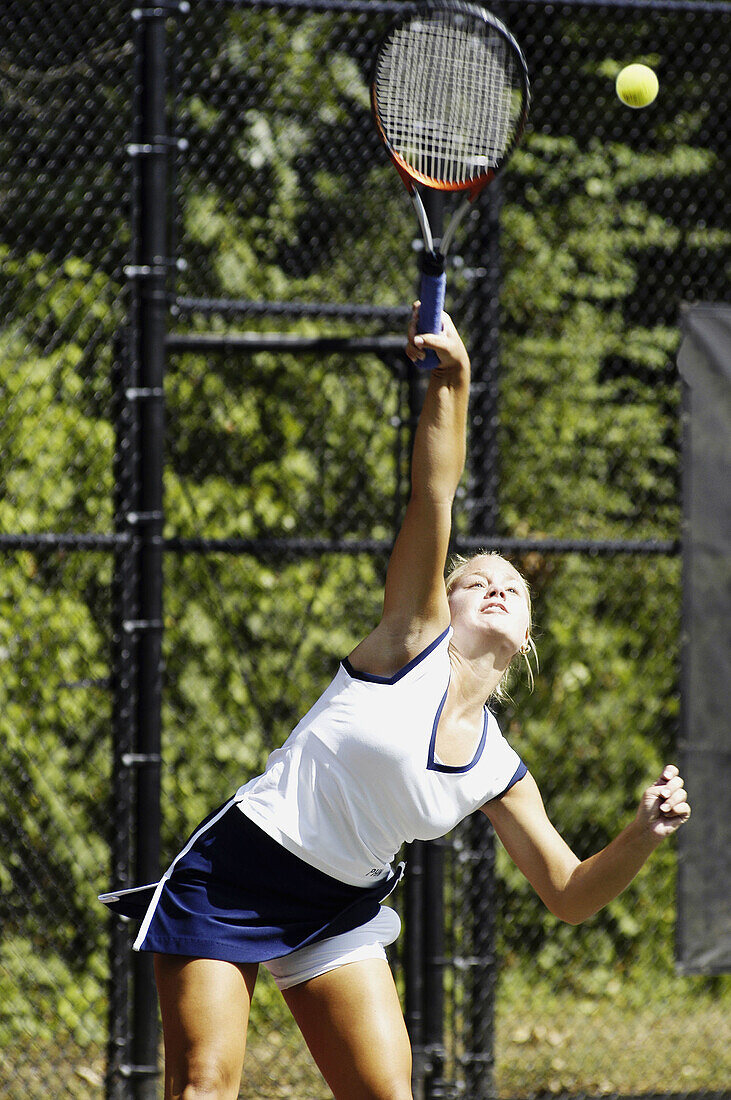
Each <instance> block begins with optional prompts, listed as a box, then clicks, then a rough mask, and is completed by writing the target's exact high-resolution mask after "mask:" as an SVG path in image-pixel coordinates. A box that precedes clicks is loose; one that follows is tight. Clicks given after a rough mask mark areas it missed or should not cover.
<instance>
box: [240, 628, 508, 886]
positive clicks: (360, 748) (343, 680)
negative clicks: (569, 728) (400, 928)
mask: <svg viewBox="0 0 731 1100" xmlns="http://www.w3.org/2000/svg"><path fill="white" fill-rule="evenodd" d="M451 634H452V628H451V627H449V628H448V629H447V630H446V631H445V632H444V633H443V634H442V635H441V636H440V637H439V638H437V639H436V641H434V642H432V644H431V645H430V646H429V647H428V648H427V649H425V650H424V652H423V653H421V654H420V655H419V656H418V657H416V658H414V660H413V661H410V662H409V664H407V665H405V666H404V668H402V669H400V670H399V672H397V673H395V675H393V676H390V677H380V676H370V675H367V674H365V673H361V672H357V671H355V670H354V669H353V668H352V667H351V665H350V663H349V661H347V660H345V661H343V662H342V663H341V665H340V667H339V669H338V671H337V673H336V675H335V677H334V678H333V680H332V682H331V683H330V685H329V686H328V688H327V689H326V690H325V691H324V692H323V694H322V695H321V696H320V698H319V699H318V701H317V702H316V703H315V705H314V706H313V707H312V709H311V710H310V711H309V712H308V713H307V714H306V715H305V716H304V718H303V719H302V721H301V722H300V723H299V724H298V725H297V727H296V728H295V729H294V731H293V732H292V733H291V734H290V736H289V737H288V738H287V740H286V741H285V743H284V745H282V747H281V748H280V749H276V750H275V751H274V752H273V753H272V754H271V756H270V757H269V759H268V761H267V765H266V768H265V770H264V772H263V773H262V775H260V776H257V777H256V778H255V779H252V780H251V781H250V782H249V783H246V784H244V785H243V786H242V787H240V788H239V790H238V791H237V793H236V799H237V801H238V802H239V805H240V808H241V810H242V811H243V812H244V813H245V814H246V816H247V817H248V818H250V819H251V820H252V821H254V822H255V823H256V824H257V825H258V826H259V827H260V828H261V829H263V830H264V831H265V832H266V833H268V834H269V836H271V837H273V838H274V839H275V840H277V841H279V843H280V844H282V845H283V847H285V848H286V849H287V850H288V851H290V852H293V853H294V854H295V855H297V856H299V857H300V858H301V859H303V860H305V862H307V863H309V864H310V865H311V866H313V867H316V868H318V870H320V871H324V872H325V873H326V874H328V875H331V876H332V877H333V878H337V879H339V880H340V881H341V882H346V883H349V884H350V885H353V886H367V885H369V884H370V883H373V882H374V881H378V880H379V879H381V878H386V877H387V876H388V875H389V873H390V872H391V860H392V859H393V858H394V856H395V855H396V853H397V852H398V850H399V849H400V847H401V845H402V844H403V843H404V842H407V841H411V840H414V839H420V840H432V839H434V838H435V837H439V836H444V834H445V833H448V832H449V830H450V829H452V828H453V827H454V826H455V825H456V824H457V823H458V822H459V821H461V820H462V819H463V818H465V817H466V816H467V815H468V814H470V813H472V812H473V811H474V810H476V809H478V808H479V807H480V806H483V805H484V804H485V802H488V801H489V800H490V799H491V798H496V797H497V796H498V795H500V794H503V793H504V792H505V791H506V790H507V789H508V788H509V787H510V786H512V784H513V783H515V782H517V780H518V779H520V778H522V776H523V775H525V773H526V770H527V769H526V767H525V765H524V764H523V763H522V761H521V760H520V757H519V756H518V755H517V753H516V752H515V751H514V749H512V748H511V747H510V746H509V745H508V743H507V741H505V739H504V738H503V736H502V734H501V733H500V729H499V727H498V724H497V721H496V719H495V716H494V715H493V714H492V713H491V712H490V711H489V710H488V709H487V707H485V715H484V725H483V731H482V737H481V739H480V742H479V744H478V746H477V749H476V751H475V754H474V756H473V758H472V760H471V761H469V762H468V763H466V764H465V765H464V766H462V767H450V766H447V765H444V764H442V763H440V761H439V760H438V759H437V757H436V756H435V752H434V745H435V741H436V733H437V726H438V723H439V717H440V715H441V712H442V708H443V706H444V703H445V701H446V697H447V689H448V687H449V680H450V672H451V669H450V661H449V639H450V637H451Z"/></svg>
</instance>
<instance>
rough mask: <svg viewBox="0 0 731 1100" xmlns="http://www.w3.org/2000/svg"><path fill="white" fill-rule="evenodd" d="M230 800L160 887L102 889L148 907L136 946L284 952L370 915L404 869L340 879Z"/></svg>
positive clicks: (244, 956) (208, 954) (131, 907)
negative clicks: (360, 880) (362, 879)
mask: <svg viewBox="0 0 731 1100" xmlns="http://www.w3.org/2000/svg"><path fill="white" fill-rule="evenodd" d="M225 805H227V806H228V808H226V809H225V811H224V812H223V813H221V810H222V809H224V807H221V808H220V809H219V810H216V811H214V812H213V813H212V814H210V815H209V816H208V817H207V818H206V819H205V820H204V821H203V822H202V823H201V825H199V826H198V828H197V829H196V830H195V831H194V833H192V834H191V838H192V837H194V836H195V835H196V833H199V834H200V835H199V836H197V838H196V839H195V841H194V842H193V844H192V845H190V847H188V846H187V845H186V847H185V848H183V854H181V856H180V857H179V858H178V859H177V860H175V861H174V864H173V869H172V873H171V874H170V875H169V877H166V878H165V879H164V881H163V883H162V886H161V887H160V885H159V884H157V883H152V884H151V885H150V886H147V887H140V888H139V889H137V890H133V891H127V892H126V893H125V892H119V893H116V894H108V895H102V900H103V901H104V902H105V904H107V905H108V906H109V908H110V909H112V910H113V911H114V912H117V913H121V914H122V915H124V916H127V917H144V923H143V927H142V930H141V934H140V936H138V941H137V942H136V943H135V948H136V949H137V950H139V951H156V952H160V953H162V954H172V955H188V956H193V957H196V958H204V959H223V960H226V961H228V962H237V963H248V962H265V961H267V960H268V959H275V958H281V957H282V956H283V955H288V954H290V953H291V952H292V951H296V950H297V949H298V948H300V947H304V946H305V945H307V944H310V943H315V942H317V941H318V940H322V939H326V938H328V937H329V936H337V935H340V934H341V933H343V932H349V931H351V930H352V929H353V928H357V927H359V925H361V924H364V923H365V922H366V921H369V920H371V919H372V918H373V917H374V916H375V915H376V914H377V912H378V910H379V906H380V903H381V901H383V899H384V898H385V897H387V896H388V894H390V893H391V891H392V890H393V888H394V887H395V886H396V884H397V882H398V881H399V879H400V878H401V874H402V870H403V868H402V867H399V870H398V872H397V873H396V874H392V875H390V876H389V877H388V878H387V879H385V880H383V881H381V882H378V883H376V884H375V885H374V886H369V887H359V886H350V885H348V884H347V883H343V882H339V881H338V880H337V879H335V878H332V877H331V876H330V875H326V874H325V873H324V872H322V871H319V870H318V869H317V868H315V867H311V866H310V864H308V863H306V862H305V861H304V860H301V859H299V858H298V857H297V856H295V855H293V854H292V853H291V852H288V851H287V849H286V848H283V847H282V845H281V844H279V843H277V841H275V840H273V839H272V838H271V837H270V836H268V834H267V833H265V832H264V831H263V830H262V829H260V828H259V827H258V826H257V825H255V824H254V823H253V821H251V820H249V818H247V817H246V816H245V815H244V814H243V813H242V812H241V810H240V809H239V807H238V805H237V804H236V803H234V802H231V803H229V804H225ZM217 814H218V815H219V816H218V817H217V819H216V815H217ZM208 822H211V824H208ZM189 843H190V842H189ZM186 848H187V851H186ZM153 902H154V908H153V910H152V912H150V908H151V906H152V904H153ZM143 933H144V934H143Z"/></svg>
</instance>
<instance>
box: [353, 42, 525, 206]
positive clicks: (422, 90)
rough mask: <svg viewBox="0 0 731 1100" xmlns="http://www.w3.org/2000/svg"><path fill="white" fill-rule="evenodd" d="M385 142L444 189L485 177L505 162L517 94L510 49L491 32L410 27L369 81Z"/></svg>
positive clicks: (519, 102) (519, 95)
mask: <svg viewBox="0 0 731 1100" xmlns="http://www.w3.org/2000/svg"><path fill="white" fill-rule="evenodd" d="M374 91H375V100H376V106H377V110H378V114H379V118H380V120H381V125H382V127H383V130H384V134H385V136H386V138H387V140H388V142H389V143H390V145H391V146H392V148H393V149H394V151H395V152H396V153H397V154H398V155H399V156H400V157H401V158H402V159H403V160H404V162H405V163H406V164H407V165H408V166H409V167H411V168H413V169H414V170H415V171H417V172H419V173H420V174H422V175H423V176H426V177H428V178H430V179H434V180H438V181H440V182H444V183H451V184H457V183H466V182H468V181H469V180H471V179H474V178H477V177H480V176H484V175H485V174H486V173H487V172H488V171H489V170H490V169H493V168H495V167H496V166H497V165H498V164H499V163H500V161H501V160H502V159H503V158H504V156H505V153H506V151H507V150H508V148H509V146H510V144H511V142H512V140H513V137H514V135H515V133H516V130H517V126H518V119H519V116H520V110H521V107H522V101H523V97H522V90H521V86H520V82H519V73H518V67H517V65H516V63H515V60H514V57H513V51H512V47H511V46H510V44H509V43H508V42H507V41H506V40H505V39H504V38H503V37H502V36H501V35H500V34H498V33H497V32H496V31H495V30H494V29H493V28H491V27H489V26H485V25H484V24H479V25H477V26H476V27H473V28H472V29H468V30H465V29H464V28H463V27H455V26H452V25H450V24H449V23H448V22H441V21H435V20H429V21H427V22H412V23H410V24H408V25H406V26H403V27H400V28H398V29H397V30H396V31H395V32H394V34H393V36H392V38H391V39H390V41H389V42H388V44H387V46H386V47H385V48H384V50H383V51H382V53H381V56H380V58H379V63H378V66H377V70H376V76H375V81H374Z"/></svg>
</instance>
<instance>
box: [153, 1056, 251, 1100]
mask: <svg viewBox="0 0 731 1100" xmlns="http://www.w3.org/2000/svg"><path fill="white" fill-rule="evenodd" d="M166 1078H167V1080H166V1082H165V1084H166V1092H165V1094H166V1098H167V1097H171V1098H173V1097H174V1098H175V1100H178V1097H180V1100H236V1097H237V1096H238V1095H239V1085H240V1083H241V1074H240V1070H239V1067H238V1065H236V1066H233V1065H232V1064H230V1063H227V1061H226V1060H224V1059H218V1058H216V1057H215V1056H208V1057H206V1056H203V1057H201V1056H200V1055H199V1056H197V1057H193V1058H189V1059H186V1063H185V1064H184V1065H181V1066H179V1067H175V1066H167V1067H166Z"/></svg>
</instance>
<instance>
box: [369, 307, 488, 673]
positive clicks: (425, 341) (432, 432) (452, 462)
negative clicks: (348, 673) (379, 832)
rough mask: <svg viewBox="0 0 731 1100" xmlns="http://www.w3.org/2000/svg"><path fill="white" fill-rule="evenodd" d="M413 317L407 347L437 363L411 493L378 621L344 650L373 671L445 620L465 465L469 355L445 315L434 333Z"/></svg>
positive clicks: (401, 661) (396, 660) (400, 658)
mask: <svg viewBox="0 0 731 1100" xmlns="http://www.w3.org/2000/svg"><path fill="white" fill-rule="evenodd" d="M415 318H416V309H415V312H414V317H413V318H412V323H411V326H410V328H409V342H408V346H407V349H406V353H407V355H409V357H410V358H412V359H416V358H421V357H422V356H423V353H424V350H425V349H426V348H433V349H434V350H435V351H436V353H437V355H438V356H439V366H438V367H436V368H435V369H434V370H433V371H432V372H431V377H430V379H429V386H428V389H427V392H426V397H425V399H424V405H423V408H422V411H421V414H420V416H419V423H418V425H417V429H416V435H415V439H414V451H413V455H412V460H411V496H410V498H409V503H408V505H407V508H406V513H405V515H404V521H403V524H402V525H401V530H400V531H399V534H398V538H397V539H396V542H395V544H394V548H393V551H392V554H391V559H390V561H389V565H388V571H387V574H386V587H385V593H384V601H383V614H382V617H381V621H380V623H379V624H378V626H377V627H376V628H375V630H373V631H372V632H371V634H369V635H368V637H367V638H365V639H364V641H362V642H361V643H360V645H359V646H357V647H356V649H355V650H354V651H353V652H352V653H351V655H350V660H351V663H352V664H353V666H354V667H355V668H357V669H359V670H360V671H362V672H368V673H371V674H375V675H380V676H389V675H391V674H392V673H394V672H397V671H398V670H399V669H400V668H402V667H403V666H404V665H405V664H406V663H407V662H408V661H410V660H411V659H412V657H415V656H417V655H418V654H419V653H421V652H422V650H423V649H424V648H425V647H426V646H427V645H429V643H430V642H432V641H433V640H434V639H435V638H436V637H437V636H438V635H439V634H440V633H441V632H442V631H443V630H445V629H446V627H447V626H448V625H449V605H448V603H447V595H446V591H445V587H444V565H445V562H446V558H447V552H448V549H449V538H450V531H451V525H452V503H453V501H454V495H455V493H456V491H457V486H458V485H459V481H460V478H461V476H462V471H463V470H464V464H465V450H466V432H467V405H468V400H469V388H470V361H469V357H468V355H467V352H466V350H465V346H464V344H463V343H462V340H461V339H460V337H459V334H458V332H457V330H456V328H455V327H454V324H453V323H452V320H451V318H450V317H449V316H448V315H447V314H446V313H445V314H443V315H442V318H443V329H442V332H441V333H440V334H439V335H438V336H433V335H424V336H415Z"/></svg>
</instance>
